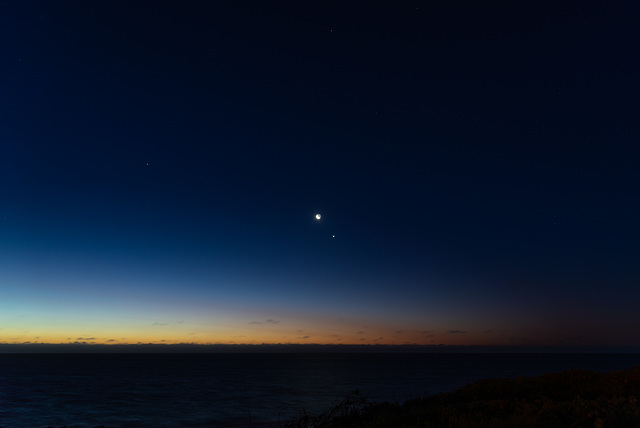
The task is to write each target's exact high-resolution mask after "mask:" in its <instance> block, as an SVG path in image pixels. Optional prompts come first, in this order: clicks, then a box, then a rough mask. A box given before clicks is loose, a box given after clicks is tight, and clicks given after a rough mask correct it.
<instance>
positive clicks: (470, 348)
mask: <svg viewBox="0 0 640 428" xmlns="http://www.w3.org/2000/svg"><path fill="white" fill-rule="evenodd" d="M229 352H236V353H274V352H283V353H286V352H293V353H295V352H299V353H302V352H306V353H308V352H407V353H446V352H450V353H465V352H466V353H633V354H635V353H637V354H640V346H638V345H618V346H615V345H613V346H612V345H588V346H584V345H583V346H578V345H544V346H542V345H541V346H535V345H513V346H509V345H445V344H430V345H420V344H400V345H385V344H301V343H260V344H222V343H220V344H198V343H176V344H163V343H136V344H121V343H114V344H91V343H0V354H3V353H4V354H9V353H14V354H15V353H185V354H186V353H229Z"/></svg>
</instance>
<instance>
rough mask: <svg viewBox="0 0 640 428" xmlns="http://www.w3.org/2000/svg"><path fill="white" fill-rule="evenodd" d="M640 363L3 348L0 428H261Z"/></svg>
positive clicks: (612, 358)
mask: <svg viewBox="0 0 640 428" xmlns="http://www.w3.org/2000/svg"><path fill="white" fill-rule="evenodd" d="M638 364H640V355H638V354H473V353H469V354H429V353H409V354H398V353H388V354H385V353H365V354H353V353H331V354H326V353H318V354H309V353H290V354H0V427H2V428H12V427H47V426H54V427H62V426H66V427H68V428H75V427H77V428H81V427H82V428H84V427H95V426H105V427H118V428H120V427H231V426H233V427H242V426H247V427H249V426H254V427H255V426H258V425H260V424H261V423H266V422H278V421H284V420H287V419H290V418H292V417H296V416H299V415H301V414H302V412H303V411H306V412H309V413H317V412H321V411H323V410H326V409H327V408H329V407H331V406H332V405H334V404H336V403H337V402H339V401H341V400H342V399H343V398H344V397H346V396H347V395H349V394H350V393H352V392H354V391H355V390H358V391H359V392H360V394H361V395H363V396H365V397H367V399H369V400H371V401H397V402H402V401H404V400H406V399H409V398H416V397H421V396H424V395H425V394H436V393H440V392H445V391H451V390H454V389H457V388H460V387H462V386H464V385H466V384H468V383H471V382H474V381H477V380H480V379H486V378H508V377H517V376H534V375H539V374H543V373H548V372H557V371H562V370H567V369H575V368H581V369H588V370H596V371H603V372H605V371H613V370H622V369H627V368H630V367H633V366H634V365H638ZM267 426H268V425H267Z"/></svg>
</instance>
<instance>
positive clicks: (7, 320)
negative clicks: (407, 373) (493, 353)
mask: <svg viewBox="0 0 640 428" xmlns="http://www.w3.org/2000/svg"><path fill="white" fill-rule="evenodd" d="M469 3H473V2H431V4H429V5H424V4H421V3H420V2H413V3H411V2H401V3H394V4H393V5H391V4H387V5H384V6H380V5H378V6H375V5H371V4H358V5H344V4H339V5H333V4H329V3H326V2H303V3H295V2H278V3H277V4H275V5H274V4H263V3H262V2H215V4H214V3H209V2H190V3H187V4H183V3H176V2H141V1H134V2H91V3H82V2H67V3H51V2H39V1H24V2H8V3H4V4H2V5H1V6H0V16H1V18H0V40H2V44H1V47H0V54H1V55H2V64H3V66H2V69H1V70H0V73H1V76H2V81H3V82H4V83H3V84H2V90H1V93H0V281H2V284H0V287H2V288H0V292H1V293H3V294H4V296H3V297H2V298H0V328H1V329H0V342H3V343H22V342H27V341H29V342H53V343H66V342H74V341H80V342H83V341H86V342H89V343H91V342H95V343H137V342H145V343H146V342H154V343H156V342H162V341H165V342H164V343H186V342H189V343H191V342H193V343H263V342H268V343H388V344H402V343H418V344H439V343H443V344H468V345H476V344H479V345H485V344H487V345H489V344H492V345H505V344H506V345H509V344H514V345H523V344H524V345H528V344H531V345H629V344H631V345H638V344H640V337H639V336H638V335H637V331H638V328H639V327H640V323H639V320H638V317H637V314H636V306H637V305H636V303H637V302H638V301H640V287H639V285H640V268H639V267H638V266H639V265H638V254H640V251H639V249H638V242H640V227H639V226H638V219H639V218H640V198H639V196H638V191H637V186H638V183H640V173H639V172H638V161H639V160H640V150H639V149H638V147H637V145H638V143H637V141H638V140H639V139H638V108H637V99H638V94H639V91H638V89H639V87H638V86H639V85H638V80H637V76H638V72H639V71H640V70H639V69H638V64H639V61H638V56H637V54H636V52H635V49H634V47H635V45H636V43H635V42H634V40H637V39H638V36H639V35H638V30H637V28H636V27H637V26H636V24H635V17H637V16H639V12H640V10H639V8H638V6H635V5H633V4H630V2H629V3H626V2H613V4H612V2H598V1H596V2H589V3H586V2H560V3H557V2H556V3H554V4H551V5H550V4H545V3H544V2H542V3H538V2H537V3H535V4H531V5H522V4H512V5H504V4H498V3H492V4H469ZM316 213H321V214H322V219H321V220H320V221H316V220H315V219H314V215H315V214H316ZM85 339H91V340H85Z"/></svg>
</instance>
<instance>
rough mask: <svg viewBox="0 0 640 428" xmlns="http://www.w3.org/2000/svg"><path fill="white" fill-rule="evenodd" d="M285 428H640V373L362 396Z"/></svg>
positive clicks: (577, 373)
mask: <svg viewBox="0 0 640 428" xmlns="http://www.w3.org/2000/svg"><path fill="white" fill-rule="evenodd" d="M281 426H282V427H284V428H312V427H313V428H338V427H340V428H343V427H344V428H387V427H389V428H391V427H393V428H398V427H407V428H414V427H415V428H418V427H420V428H453V427H460V428H480V427H489V428H511V427H544V428H547V427H551V428H554V427H576V428H577V427H593V428H605V427H615V428H640V366H635V367H633V368H631V369H628V370H623V371H617V372H611V373H597V372H592V371H587V370H568V371H564V372H560V373H551V374H546V375H542V376H536V377H520V378H515V379H488V380H482V381H479V382H476V383H473V384H471V385H468V386H465V387H463V388H461V389H459V390H457V391H454V392H449V393H444V394H438V395H433V396H427V397H423V398H419V399H413V400H409V401H406V402H405V403H402V404H399V403H369V402H367V400H366V399H364V398H363V397H362V396H360V395H359V394H358V393H357V392H356V393H354V394H353V395H351V396H349V397H347V398H346V399H345V400H343V401H342V402H341V403H338V404H337V405H335V406H334V407H332V408H331V409H329V410H327V411H326V412H324V413H321V414H319V415H309V414H303V415H302V416H301V417H299V418H297V419H294V420H291V421H288V422H286V423H284V424H281Z"/></svg>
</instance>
